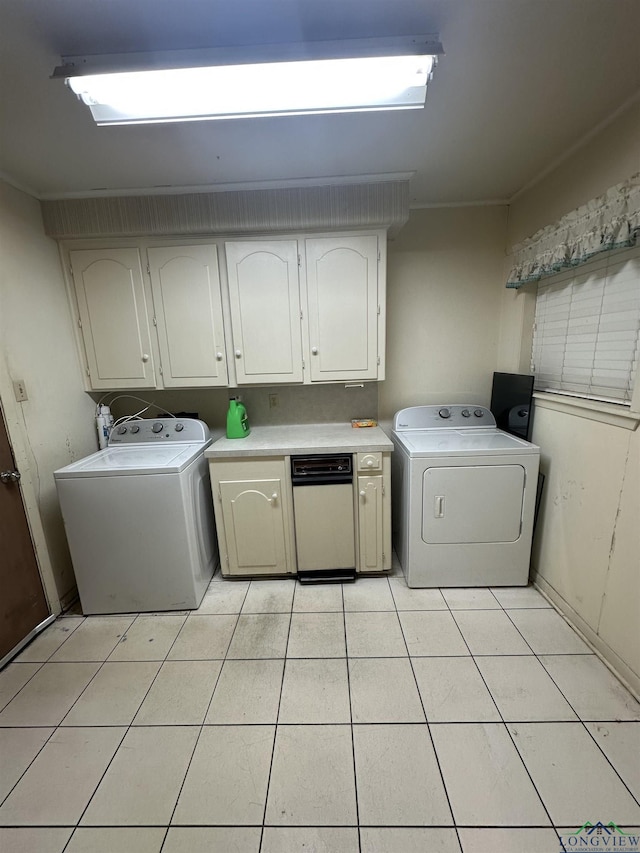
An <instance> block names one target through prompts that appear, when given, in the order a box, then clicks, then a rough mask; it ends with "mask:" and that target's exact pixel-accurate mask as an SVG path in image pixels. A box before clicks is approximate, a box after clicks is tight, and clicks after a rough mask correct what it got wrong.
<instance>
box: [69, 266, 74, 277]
mask: <svg viewBox="0 0 640 853" xmlns="http://www.w3.org/2000/svg"><path fill="white" fill-rule="evenodd" d="M69 275H70V276H71V278H73V277H74V276H73V267H72V266H69Z"/></svg>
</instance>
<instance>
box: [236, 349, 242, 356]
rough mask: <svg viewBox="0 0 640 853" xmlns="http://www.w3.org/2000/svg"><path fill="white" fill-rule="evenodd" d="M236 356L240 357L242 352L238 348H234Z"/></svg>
mask: <svg viewBox="0 0 640 853" xmlns="http://www.w3.org/2000/svg"><path fill="white" fill-rule="evenodd" d="M236 358H242V352H241V351H240V350H239V349H237V350H236Z"/></svg>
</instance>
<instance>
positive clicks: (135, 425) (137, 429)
mask: <svg viewBox="0 0 640 853" xmlns="http://www.w3.org/2000/svg"><path fill="white" fill-rule="evenodd" d="M131 432H132V433H133V434H134V435H135V434H136V433H137V432H140V427H139V426H138V425H137V424H134V425H133V426H132V427H131Z"/></svg>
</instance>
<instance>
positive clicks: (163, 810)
mask: <svg viewBox="0 0 640 853" xmlns="http://www.w3.org/2000/svg"><path fill="white" fill-rule="evenodd" d="M198 732H199V729H198V727H197V726H171V727H165V726H158V727H152V728H133V729H129V731H128V732H127V734H126V737H125V739H124V740H123V742H122V745H121V746H120V748H119V749H118V752H117V753H116V755H115V756H114V759H113V761H112V762H111V765H110V766H109V769H108V770H107V772H106V773H105V775H104V778H103V779H102V781H101V782H100V785H99V786H98V789H97V791H96V792H95V794H94V795H93V798H92V800H91V802H90V803H89V806H88V808H87V810H86V812H85V813H84V815H83V817H82V824H83V825H85V826H140V825H143V826H146V825H151V826H153V825H161V826H162V825H164V826H166V825H167V824H168V823H169V820H170V819H171V813H172V811H173V807H174V805H175V803H176V800H177V799H178V794H179V793H180V786H181V785H182V781H183V779H184V777H185V773H186V772H187V767H188V766H189V760H190V758H191V755H192V752H193V748H194V746H195V743H196V739H197V737H198Z"/></svg>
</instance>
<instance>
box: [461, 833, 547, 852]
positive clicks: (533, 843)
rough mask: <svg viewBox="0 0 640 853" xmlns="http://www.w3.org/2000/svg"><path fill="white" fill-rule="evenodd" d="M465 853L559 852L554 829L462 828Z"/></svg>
mask: <svg viewBox="0 0 640 853" xmlns="http://www.w3.org/2000/svg"><path fill="white" fill-rule="evenodd" d="M458 832H459V833H460V841H461V842H462V851H463V853H558V851H560V850H561V849H562V848H561V847H560V842H559V841H558V836H557V835H556V832H555V830H553V829H460V830H458Z"/></svg>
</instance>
